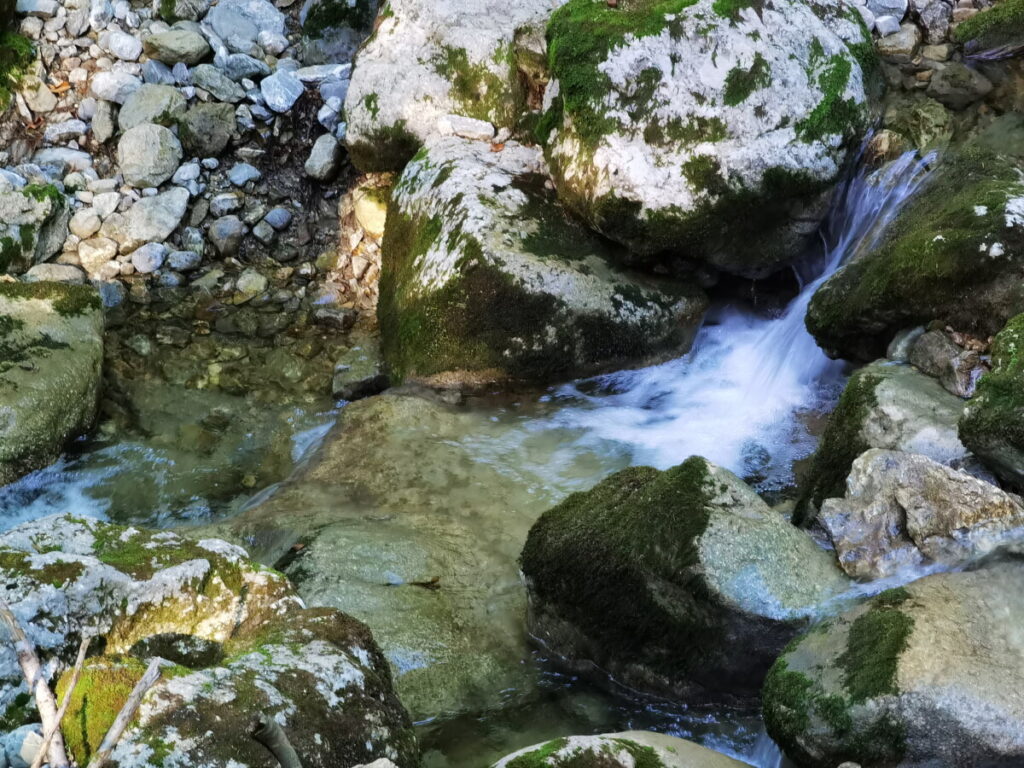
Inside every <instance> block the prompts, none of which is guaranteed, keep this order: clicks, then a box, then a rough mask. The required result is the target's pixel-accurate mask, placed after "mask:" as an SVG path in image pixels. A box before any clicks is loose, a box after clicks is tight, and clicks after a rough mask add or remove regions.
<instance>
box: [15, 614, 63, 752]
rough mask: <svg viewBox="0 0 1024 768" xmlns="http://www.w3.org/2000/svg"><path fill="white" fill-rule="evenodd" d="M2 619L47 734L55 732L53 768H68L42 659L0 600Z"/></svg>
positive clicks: (55, 708)
mask: <svg viewBox="0 0 1024 768" xmlns="http://www.w3.org/2000/svg"><path fill="white" fill-rule="evenodd" d="M0 619H2V620H3V622H4V623H5V624H6V625H7V628H8V629H9V630H10V632H11V640H13V641H14V650H15V652H16V653H17V654H18V666H19V667H21V674H22V675H24V676H25V682H26V683H27V684H28V692H29V695H31V696H34V697H35V700H36V709H38V710H39V717H40V718H41V719H42V721H43V732H44V733H49V732H50V731H53V735H52V736H51V737H50V739H51V740H50V745H49V754H48V755H47V758H48V760H49V763H50V768H68V766H69V762H68V751H67V748H66V747H65V746H64V739H63V737H62V736H61V735H60V727H59V724H58V721H57V700H56V699H55V698H54V696H53V691H51V690H50V686H49V685H47V684H46V679H45V678H44V677H43V668H42V665H41V664H40V663H39V657H38V656H36V651H35V648H34V647H33V646H32V642H31V641H30V640H29V639H28V637H27V636H26V635H25V631H24V630H23V629H22V628H21V624H19V623H18V619H17V618H16V617H15V615H14V614H13V613H11V609H10V607H8V605H7V603H6V602H5V601H3V600H0Z"/></svg>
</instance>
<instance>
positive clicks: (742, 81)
mask: <svg viewBox="0 0 1024 768" xmlns="http://www.w3.org/2000/svg"><path fill="white" fill-rule="evenodd" d="M771 81H772V68H771V65H769V64H768V62H767V61H766V60H765V58H764V57H763V56H762V55H761V54H760V53H755V54H754V61H753V63H752V64H751V65H750V68H749V69H744V68H743V67H738V66H737V67H733V68H732V69H730V70H729V74H727V75H726V76H725V90H724V91H723V93H722V99H723V101H724V102H725V104H726V106H729V107H735V106H737V105H738V104H742V103H743V102H744V101H746V100H747V98H748V97H749V96H750V94H752V93H753V92H754V91H756V90H759V89H761V88H766V87H767V86H768V85H769V84H770V83H771Z"/></svg>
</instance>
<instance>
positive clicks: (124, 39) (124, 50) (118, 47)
mask: <svg viewBox="0 0 1024 768" xmlns="http://www.w3.org/2000/svg"><path fill="white" fill-rule="evenodd" d="M106 47H107V50H108V51H109V52H110V53H111V54H112V55H114V56H116V57H117V58H119V59H121V60H122V61H138V59H139V56H141V55H142V43H141V42H139V39H138V38H137V37H135V36H134V35H129V34H128V33H127V32H120V31H117V30H115V31H113V32H110V33H109V34H108V35H107V46H106Z"/></svg>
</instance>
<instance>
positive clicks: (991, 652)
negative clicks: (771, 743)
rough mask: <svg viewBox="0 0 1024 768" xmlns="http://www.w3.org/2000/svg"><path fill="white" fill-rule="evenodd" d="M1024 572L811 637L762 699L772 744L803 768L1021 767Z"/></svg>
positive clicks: (990, 577) (977, 581)
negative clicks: (851, 765) (853, 763)
mask: <svg viewBox="0 0 1024 768" xmlns="http://www.w3.org/2000/svg"><path fill="white" fill-rule="evenodd" d="M1022 616H1024V568H1022V567H1021V564H1020V563H1019V562H1010V563H1005V564H1001V565H995V566H992V567H988V568H984V569H982V570H977V571H971V572H966V573H944V574H937V575H932V576H927V577H925V578H923V579H921V580H919V581H915V582H914V583H912V584H909V585H907V586H906V587H903V588H900V589H893V590H889V591H887V592H883V593H882V594H880V595H879V596H877V597H875V598H874V599H873V600H871V601H869V602H868V603H866V604H863V605H860V606H858V607H856V608H853V609H852V610H850V611H848V612H847V613H844V614H842V615H841V616H839V617H837V618H835V619H832V620H830V621H828V622H825V623H823V624H821V625H819V626H817V627H814V628H813V629H812V630H811V631H810V632H808V633H807V634H806V635H804V637H802V638H801V639H800V640H799V641H798V642H796V643H794V644H793V645H791V646H790V647H789V648H787V649H786V652H785V653H784V654H783V655H782V656H781V657H780V658H779V660H778V661H777V662H776V663H775V665H774V666H773V667H772V670H771V672H770V673H769V675H768V678H767V680H766V681H765V686H764V690H763V691H762V703H763V709H764V720H765V725H766V727H767V729H768V733H769V735H770V736H771V737H772V738H773V739H775V741H776V742H777V743H778V744H779V745H780V746H781V747H782V749H783V750H784V751H785V752H786V754H787V755H788V756H789V757H790V758H792V759H793V760H794V761H796V762H797V763H798V764H800V765H822V766H830V765H838V764H839V763H840V762H841V761H842V760H844V759H846V758H848V757H849V756H851V755H856V756H857V758H858V761H859V762H861V763H863V764H864V765H866V766H882V765H905V766H925V765H936V766H938V765H944V766H945V765H950V766H952V765H960V764H962V763H963V762H964V761H965V760H966V761H967V762H968V764H974V765H992V766H995V765H1007V766H1009V765H1016V764H1017V763H1020V762H1021V761H1022V760H1024V702H1022V699H1021V696H1020V690H1021V686H1022V685H1024V664H1022V663H1021V659H1022V658H1024V634H1022V633H1021V631H1020V625H1021V617H1022Z"/></svg>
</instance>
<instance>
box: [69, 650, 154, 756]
mask: <svg viewBox="0 0 1024 768" xmlns="http://www.w3.org/2000/svg"><path fill="white" fill-rule="evenodd" d="M162 661H163V659H161V658H159V657H157V658H155V659H152V660H151V661H150V662H149V666H148V667H147V668H146V673H145V674H144V675H143V676H142V679H141V680H139V682H137V683H136V684H135V687H134V688H132V692H131V693H130V694H129V695H128V700H127V701H126V702H125V703H124V706H123V707H121V711H120V712H118V713H117V717H115V718H114V722H113V724H112V725H111V726H110V729H109V730H108V731H107V735H106V736H104V737H103V741H101V742H100V748H99V749H98V750H96V754H95V755H93V756H92V760H90V761H89V765H88V766H87V767H86V768H100V767H101V766H102V765H103V764H104V763H105V762H107V759H108V758H109V757H110V753H111V752H113V751H114V747H116V746H117V742H118V741H120V740H121V734H123V733H124V729H125V728H127V727H128V725H129V723H131V721H132V719H133V718H134V717H135V713H136V712H137V711H138V709H139V705H140V704H142V697H143V696H145V695H146V691H148V690H149V689H150V688H152V687H153V684H154V683H156V681H157V680H159V679H160V664H161V662H162Z"/></svg>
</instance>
